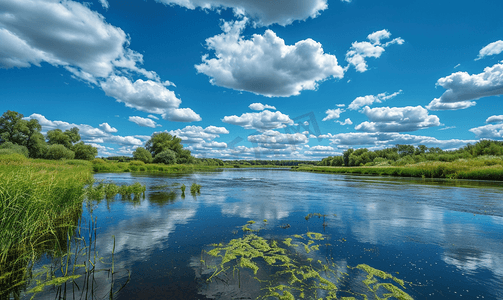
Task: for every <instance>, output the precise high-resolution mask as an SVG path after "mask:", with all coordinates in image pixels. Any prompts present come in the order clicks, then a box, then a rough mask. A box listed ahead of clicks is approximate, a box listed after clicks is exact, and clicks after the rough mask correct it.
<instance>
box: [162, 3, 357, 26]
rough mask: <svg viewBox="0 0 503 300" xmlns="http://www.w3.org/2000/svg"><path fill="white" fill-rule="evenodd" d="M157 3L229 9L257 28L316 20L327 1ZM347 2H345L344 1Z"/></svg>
mask: <svg viewBox="0 0 503 300" xmlns="http://www.w3.org/2000/svg"><path fill="white" fill-rule="evenodd" d="M156 1H157V2H161V3H165V4H169V5H180V6H182V7H186V8H188V9H195V8H197V7H199V8H202V9H212V10H215V9H222V8H231V9H233V11H234V14H235V15H236V16H242V15H243V14H244V15H247V16H249V17H250V18H252V19H253V20H254V21H255V24H256V25H258V26H269V25H271V24H275V23H276V24H279V25H283V26H285V25H288V24H291V23H293V22H294V21H297V20H299V21H302V20H306V19H308V18H316V17H317V16H318V15H319V14H320V13H321V12H322V11H323V10H325V9H327V8H328V5H327V0H288V1H277V0H276V1H269V0H156ZM346 1H347V0H346Z"/></svg>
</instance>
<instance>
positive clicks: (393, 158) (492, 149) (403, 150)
mask: <svg viewBox="0 0 503 300" xmlns="http://www.w3.org/2000/svg"><path fill="white" fill-rule="evenodd" d="M482 155H493V156H503V142H502V141H492V140H481V141H479V142H477V143H476V144H473V145H472V144H467V145H466V146H464V147H461V148H459V149H457V150H450V151H444V150H442V149H440V148H437V147H432V148H428V147H426V146H425V145H419V146H417V147H414V146H413V145H399V144H397V145H395V146H394V147H391V148H386V149H382V150H375V151H370V150H368V149H367V148H360V149H357V150H355V149H352V148H351V149H347V150H346V151H344V152H343V154H342V155H340V156H329V157H327V158H324V159H322V160H321V162H319V163H318V165H319V166H347V167H351V166H386V165H392V166H403V165H407V164H414V163H419V162H426V161H443V162H452V161H455V160H458V159H470V158H475V157H478V156H482Z"/></svg>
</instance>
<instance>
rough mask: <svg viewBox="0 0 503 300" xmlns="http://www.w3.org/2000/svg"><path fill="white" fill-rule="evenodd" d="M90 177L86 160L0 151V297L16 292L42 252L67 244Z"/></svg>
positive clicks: (53, 250) (57, 248)
mask: <svg viewBox="0 0 503 300" xmlns="http://www.w3.org/2000/svg"><path fill="white" fill-rule="evenodd" d="M91 180H92V173H91V168H90V164H82V163H76V164H75V163H73V164H68V163H67V162H65V161H59V162H47V161H34V160H28V159H26V158H25V157H23V156H22V155H19V154H8V155H0V228H1V230H0V299H1V298H3V297H7V295H9V294H11V292H12V293H14V295H15V294H16V291H18V290H19V288H20V287H22V286H23V284H25V281H26V267H28V266H29V265H30V263H31V262H33V261H35V260H36V259H37V258H38V257H39V256H40V255H42V253H47V254H49V255H57V254H58V252H61V251H62V249H65V248H66V236H67V232H68V230H69V228H74V226H75V225H76V224H77V222H78V220H79V218H80V215H81V212H82V201H83V199H84V193H85V190H84V186H85V185H86V184H88V183H89V182H91Z"/></svg>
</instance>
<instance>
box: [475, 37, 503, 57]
mask: <svg viewBox="0 0 503 300" xmlns="http://www.w3.org/2000/svg"><path fill="white" fill-rule="evenodd" d="M501 52H503V41H501V40H500V41H496V42H493V43H490V44H489V45H487V46H485V47H484V48H482V49H480V51H479V56H478V57H477V58H476V59H475V60H479V59H482V58H484V57H486V56H489V55H498V54H500V53H501Z"/></svg>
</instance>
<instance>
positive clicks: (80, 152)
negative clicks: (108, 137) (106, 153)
mask: <svg viewBox="0 0 503 300" xmlns="http://www.w3.org/2000/svg"><path fill="white" fill-rule="evenodd" d="M72 150H73V152H75V159H85V160H93V159H94V158H95V157H96V155H98V149H96V147H93V146H91V145H86V144H84V142H82V141H81V142H80V143H77V144H75V145H73V147H72Z"/></svg>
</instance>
